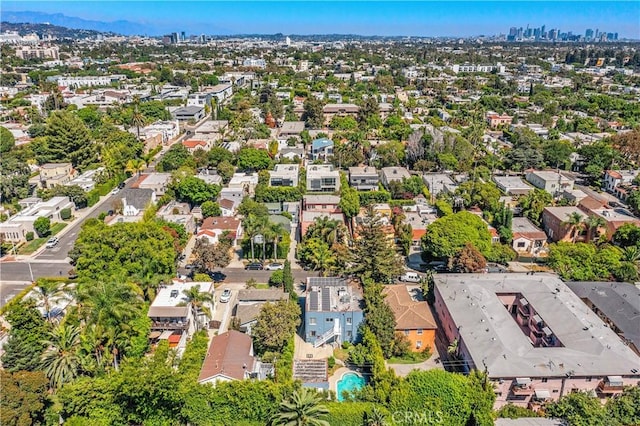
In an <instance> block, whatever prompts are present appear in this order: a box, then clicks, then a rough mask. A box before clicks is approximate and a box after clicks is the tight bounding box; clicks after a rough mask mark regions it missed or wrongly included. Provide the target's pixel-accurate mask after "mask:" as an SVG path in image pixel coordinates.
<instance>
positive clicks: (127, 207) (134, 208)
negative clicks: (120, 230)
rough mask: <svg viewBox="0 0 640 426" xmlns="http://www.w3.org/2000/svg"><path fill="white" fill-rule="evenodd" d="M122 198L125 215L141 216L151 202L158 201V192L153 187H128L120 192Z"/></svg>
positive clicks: (119, 196) (123, 213) (119, 195)
mask: <svg viewBox="0 0 640 426" xmlns="http://www.w3.org/2000/svg"><path fill="white" fill-rule="evenodd" d="M118 198H119V199H121V200H122V215H123V216H141V215H142V213H143V212H144V210H145V209H146V208H147V207H148V206H149V204H151V203H155V202H156V192H155V191H154V190H153V189H146V188H145V189H143V188H127V189H123V190H122V191H120V192H119V194H118Z"/></svg>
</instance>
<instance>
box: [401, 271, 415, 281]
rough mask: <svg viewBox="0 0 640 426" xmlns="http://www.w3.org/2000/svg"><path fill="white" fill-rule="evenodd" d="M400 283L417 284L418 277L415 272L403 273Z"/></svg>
mask: <svg viewBox="0 0 640 426" xmlns="http://www.w3.org/2000/svg"><path fill="white" fill-rule="evenodd" d="M400 281H402V282H406V283H419V282H420V275H418V273H417V272H405V273H404V274H403V275H402V276H401V277H400Z"/></svg>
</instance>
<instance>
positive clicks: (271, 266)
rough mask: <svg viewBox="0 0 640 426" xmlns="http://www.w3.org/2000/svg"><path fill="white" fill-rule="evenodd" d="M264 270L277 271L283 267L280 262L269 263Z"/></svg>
mask: <svg viewBox="0 0 640 426" xmlns="http://www.w3.org/2000/svg"><path fill="white" fill-rule="evenodd" d="M264 269H265V270H266V271H278V270H280V269H284V265H283V264H282V263H269V264H268V265H266V266H265V267H264Z"/></svg>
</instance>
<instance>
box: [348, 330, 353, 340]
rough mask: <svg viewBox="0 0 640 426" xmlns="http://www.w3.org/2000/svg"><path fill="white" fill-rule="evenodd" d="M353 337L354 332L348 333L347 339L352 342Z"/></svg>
mask: <svg viewBox="0 0 640 426" xmlns="http://www.w3.org/2000/svg"><path fill="white" fill-rule="evenodd" d="M352 337H353V332H352V331H351V330H348V331H347V339H348V340H351V338H352Z"/></svg>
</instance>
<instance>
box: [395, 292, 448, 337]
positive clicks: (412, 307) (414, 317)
mask: <svg viewBox="0 0 640 426" xmlns="http://www.w3.org/2000/svg"><path fill="white" fill-rule="evenodd" d="M418 291H420V290H419V289H418ZM383 293H384V294H385V295H386V298H385V301H386V302H387V304H388V305H389V307H390V308H391V310H392V311H393V315H394V316H395V317H396V329H397V330H416V329H437V328H438V326H437V325H436V321H435V319H434V318H433V314H432V313H431V309H430V308H429V304H428V303H427V302H424V301H422V302H420V301H416V300H413V299H412V298H411V295H410V294H409V289H408V288H407V286H405V285H394V286H386V287H385V288H384V290H383Z"/></svg>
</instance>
